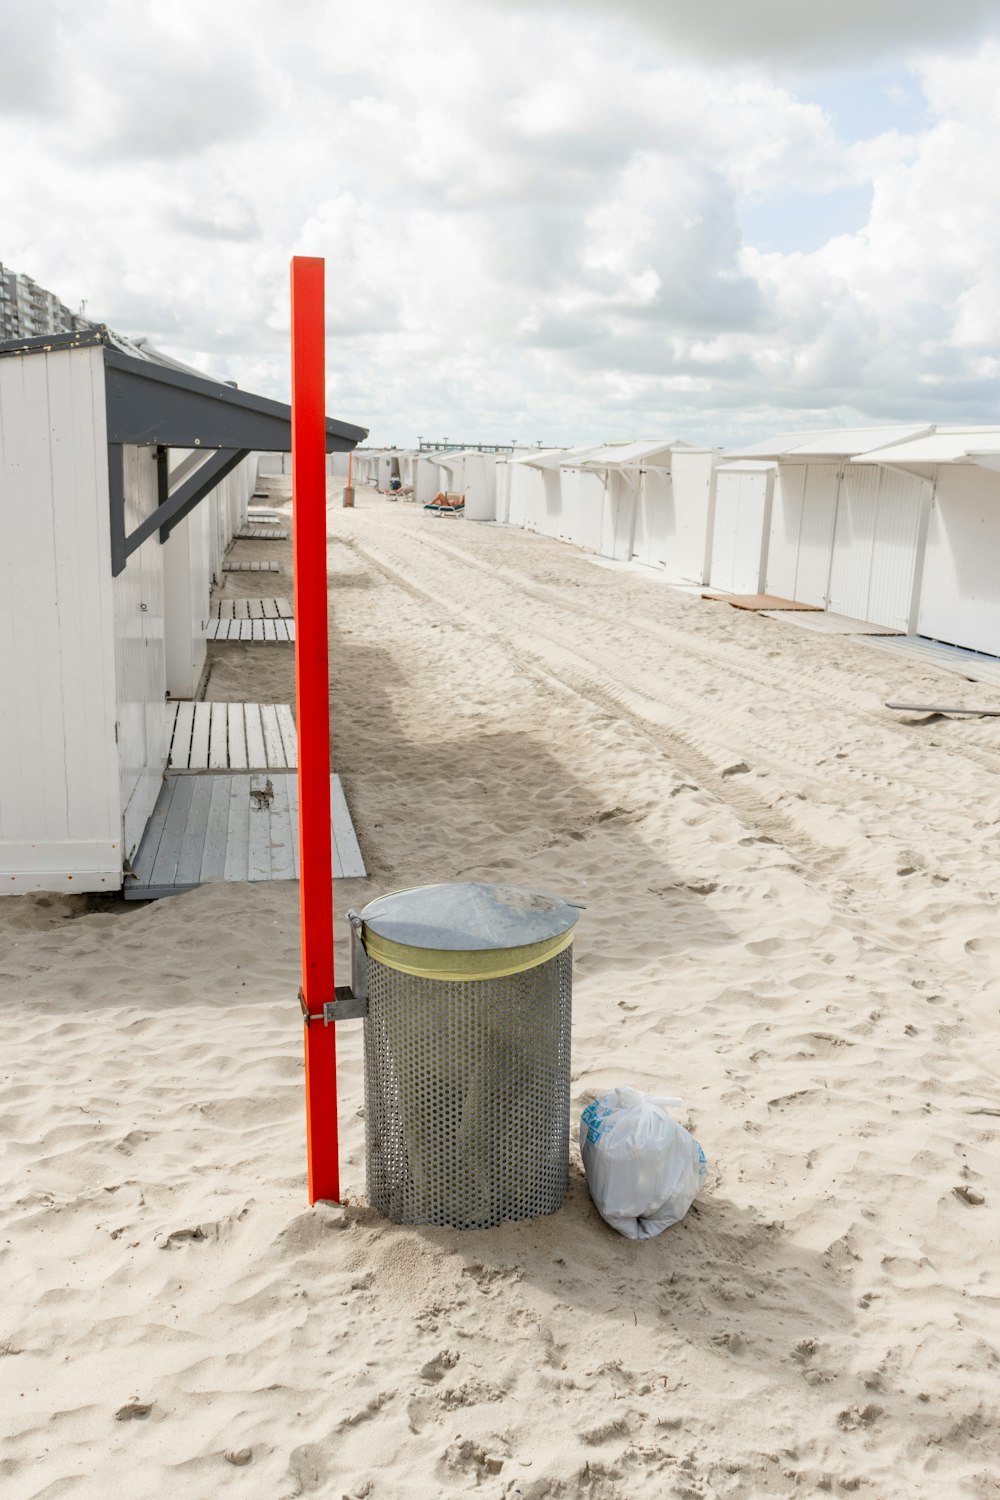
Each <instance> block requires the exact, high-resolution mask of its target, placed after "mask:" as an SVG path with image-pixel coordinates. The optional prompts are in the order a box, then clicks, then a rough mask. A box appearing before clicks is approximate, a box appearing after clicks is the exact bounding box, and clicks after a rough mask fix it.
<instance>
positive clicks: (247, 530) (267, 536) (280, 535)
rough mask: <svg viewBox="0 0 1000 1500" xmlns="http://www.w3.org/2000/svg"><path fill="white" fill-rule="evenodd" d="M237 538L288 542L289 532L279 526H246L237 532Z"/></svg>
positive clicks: (241, 539)
mask: <svg viewBox="0 0 1000 1500" xmlns="http://www.w3.org/2000/svg"><path fill="white" fill-rule="evenodd" d="M236 540H237V541H243V542H287V541H288V532H287V531H286V530H285V529H284V527H279V526H244V527H243V529H242V531H238V532H237V533H236Z"/></svg>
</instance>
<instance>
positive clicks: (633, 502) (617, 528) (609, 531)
mask: <svg viewBox="0 0 1000 1500" xmlns="http://www.w3.org/2000/svg"><path fill="white" fill-rule="evenodd" d="M637 502H638V473H636V475H635V476H634V479H633V481H632V482H631V483H630V482H629V480H628V478H627V477H626V475H624V474H623V473H622V472H621V470H614V469H612V470H611V471H610V472H609V474H608V481H607V486H606V488H605V491H604V514H603V520H602V524H601V556H602V557H612V558H615V559H616V560H617V561H618V562H628V560H629V559H630V558H631V556H632V542H633V538H634V536H635V513H636V508H637Z"/></svg>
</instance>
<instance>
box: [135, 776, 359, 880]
mask: <svg viewBox="0 0 1000 1500" xmlns="http://www.w3.org/2000/svg"><path fill="white" fill-rule="evenodd" d="M330 792H331V802H332V807H331V819H330V822H331V831H332V834H333V875H334V879H336V880H356V879H363V878H364V877H365V875H366V873H367V872H366V870H365V864H364V859H363V858H362V854H361V848H360V846H359V844H358V840H357V836H356V835H355V832H354V825H353V823H352V822H351V814H350V811H349V810H348V806H347V801H346V798H345V797H344V790H343V787H342V786H341V784H340V777H339V776H331V778H330ZM298 876H299V804H298V779H297V777H296V775H295V773H294V772H293V771H274V772H266V771H257V772H253V771H236V772H231V773H225V772H223V773H218V774H216V773H212V772H205V773H203V774H202V775H200V776H197V775H196V776H184V775H176V774H170V773H168V775H167V776H166V777H165V778H164V782H163V786H162V787H161V789H160V795H159V797H158V798H157V800H156V806H155V807H154V809H153V813H152V816H151V817H150V820H149V822H148V823H147V825H146V831H145V833H144V834H143V838H142V843H141V844H140V845H139V850H138V853H137V854H136V857H135V861H134V864H133V867H132V871H131V873H130V874H128V875H127V876H126V879H125V899H126V900H128V901H153V900H157V899H158V898H159V897H161V896H172V895H176V894H177V893H178V892H180V891H189V890H192V889H193V888H194V887H195V886H198V885H204V884H206V882H208V881H213V880H250V881H258V880H297V879H298Z"/></svg>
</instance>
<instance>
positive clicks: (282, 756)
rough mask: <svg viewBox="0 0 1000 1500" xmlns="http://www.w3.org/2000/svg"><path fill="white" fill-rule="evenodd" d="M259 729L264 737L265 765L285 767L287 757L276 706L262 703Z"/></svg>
mask: <svg viewBox="0 0 1000 1500" xmlns="http://www.w3.org/2000/svg"><path fill="white" fill-rule="evenodd" d="M260 727H261V730H262V732H263V735H264V753H265V756H266V760H265V765H267V766H287V765H288V755H287V753H286V751H285V746H284V744H283V742H282V738H281V726H280V725H279V723H278V709H277V705H276V704H274V703H262V704H261V705H260Z"/></svg>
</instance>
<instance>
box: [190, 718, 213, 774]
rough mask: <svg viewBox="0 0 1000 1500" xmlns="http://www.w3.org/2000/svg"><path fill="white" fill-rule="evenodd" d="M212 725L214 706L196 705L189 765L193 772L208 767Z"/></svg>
mask: <svg viewBox="0 0 1000 1500" xmlns="http://www.w3.org/2000/svg"><path fill="white" fill-rule="evenodd" d="M211 723H212V705H211V704H210V703H196V704H195V706H194V725H193V727H192V730H191V754H190V757H189V758H188V765H189V766H190V768H191V770H192V771H201V770H203V769H204V768H205V767H206V766H207V765H208V735H209V729H210V727H211Z"/></svg>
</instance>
